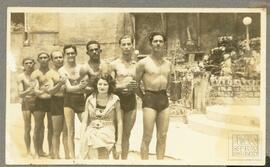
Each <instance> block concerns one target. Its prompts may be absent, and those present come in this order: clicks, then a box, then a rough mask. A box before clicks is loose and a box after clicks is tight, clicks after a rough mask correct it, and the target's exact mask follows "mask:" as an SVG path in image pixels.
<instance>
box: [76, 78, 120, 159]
mask: <svg viewBox="0 0 270 167" xmlns="http://www.w3.org/2000/svg"><path fill="white" fill-rule="evenodd" d="M114 87H115V81H114V80H113V78H112V77H111V75H108V74H101V75H99V76H98V77H97V78H96V79H95V82H94V93H92V94H91V95H90V96H89V97H88V98H87V100H86V104H85V112H84V113H83V116H82V125H81V139H80V142H81V150H80V156H81V158H82V159H97V158H98V159H109V154H110V152H111V150H112V148H113V146H115V148H116V152H117V154H120V153H121V142H122V129H123V127H122V116H121V109H120V102H119V98H118V96H116V95H114V94H113V93H112V92H113V89H114ZM115 125H117V136H118V137H117V141H116V139H115V133H116V129H115Z"/></svg>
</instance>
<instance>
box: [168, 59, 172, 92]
mask: <svg viewBox="0 0 270 167" xmlns="http://www.w3.org/2000/svg"><path fill="white" fill-rule="evenodd" d="M169 66H170V71H169V73H168V76H167V81H168V82H167V86H166V90H167V92H168V89H169V88H170V85H171V83H172V72H173V67H172V64H171V63H170V62H169Z"/></svg>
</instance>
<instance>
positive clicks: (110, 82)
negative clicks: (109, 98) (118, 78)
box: [93, 74, 115, 94]
mask: <svg viewBox="0 0 270 167" xmlns="http://www.w3.org/2000/svg"><path fill="white" fill-rule="evenodd" d="M100 79H103V80H105V81H107V82H108V85H109V90H108V94H111V93H112V92H113V91H114V89H115V80H114V79H113V77H112V76H111V75H110V74H100V75H98V76H97V77H96V78H95V80H94V85H93V88H94V92H95V93H98V89H97V83H98V81H99V80H100Z"/></svg>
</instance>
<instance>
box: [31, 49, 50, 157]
mask: <svg viewBox="0 0 270 167" xmlns="http://www.w3.org/2000/svg"><path fill="white" fill-rule="evenodd" d="M37 60H38V62H39V65H40V67H39V69H37V70H35V71H34V72H33V73H32V75H31V78H32V79H34V80H35V81H36V85H35V94H36V96H37V98H36V109H35V111H34V118H35V130H34V137H33V138H34V146H35V158H39V157H40V156H45V155H46V154H45V153H44V151H43V138H44V117H45V114H46V113H47V129H48V135H47V139H48V146H49V154H50V156H52V117H51V111H50V106H51V95H50V94H49V92H48V88H49V82H48V81H49V75H48V72H49V70H50V69H49V61H50V56H49V54H48V53H46V52H41V53H39V54H38V59H37Z"/></svg>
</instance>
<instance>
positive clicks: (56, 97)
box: [49, 50, 70, 159]
mask: <svg viewBox="0 0 270 167" xmlns="http://www.w3.org/2000/svg"><path fill="white" fill-rule="evenodd" d="M51 60H52V63H53V68H52V69H51V70H50V71H49V85H50V88H49V93H50V94H51V112H52V124H53V137H52V147H53V157H52V158H53V159H60V156H59V147H60V135H61V132H63V133H62V134H63V136H62V142H63V146H64V151H65V159H69V158H70V157H69V151H68V144H67V127H66V123H65V120H64V91H65V79H64V78H61V77H60V75H59V73H58V70H59V68H61V67H62V66H63V62H64V56H63V53H62V52H61V51H58V50H56V51H53V52H52V53H51Z"/></svg>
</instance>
